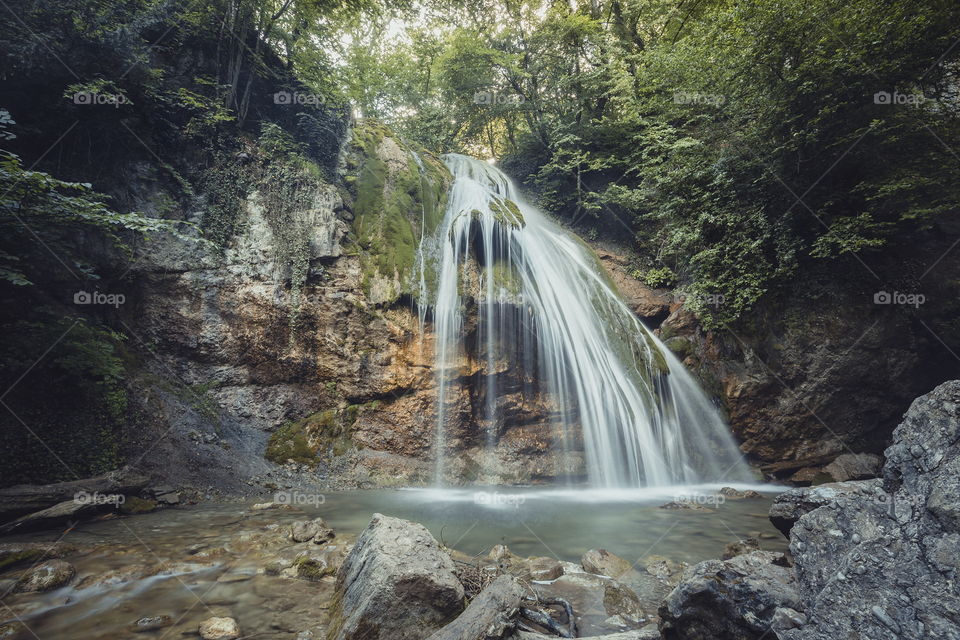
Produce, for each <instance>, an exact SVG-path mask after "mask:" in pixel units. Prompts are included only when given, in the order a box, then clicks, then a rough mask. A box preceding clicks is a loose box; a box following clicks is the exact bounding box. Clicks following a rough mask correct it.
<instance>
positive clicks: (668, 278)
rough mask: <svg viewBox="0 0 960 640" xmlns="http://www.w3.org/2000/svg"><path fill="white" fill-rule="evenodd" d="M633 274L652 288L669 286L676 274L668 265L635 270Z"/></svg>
mask: <svg viewBox="0 0 960 640" xmlns="http://www.w3.org/2000/svg"><path fill="white" fill-rule="evenodd" d="M633 276H634V277H635V278H637V279H638V280H640V281H641V282H643V283H644V284H645V285H647V286H650V287H654V288H658V287H671V286H673V284H674V283H675V282H676V279H677V276H676V274H675V273H674V272H673V269H671V268H670V267H658V268H655V269H647V270H646V271H639V270H637V271H635V272H634V273H633Z"/></svg>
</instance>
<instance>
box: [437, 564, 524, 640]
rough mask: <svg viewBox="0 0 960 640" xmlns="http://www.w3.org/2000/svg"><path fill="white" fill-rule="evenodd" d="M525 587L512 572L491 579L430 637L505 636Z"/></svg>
mask: <svg viewBox="0 0 960 640" xmlns="http://www.w3.org/2000/svg"><path fill="white" fill-rule="evenodd" d="M522 597H523V588H522V587H521V586H520V584H519V583H518V582H517V581H516V580H515V579H514V578H513V577H511V576H507V575H503V576H500V577H499V578H497V579H496V580H494V581H493V582H491V583H490V584H489V585H488V586H487V587H486V588H485V589H484V590H483V591H481V592H480V594H479V595H478V596H477V597H476V598H474V599H473V602H471V603H470V606H468V607H467V608H466V610H465V611H464V612H463V613H461V614H460V615H459V616H457V619H456V620H454V621H453V622H451V623H450V624H448V625H447V626H445V627H443V628H442V629H440V630H439V631H437V632H436V633H434V634H433V635H432V636H430V640H492V639H494V638H496V639H499V638H503V637H504V636H505V635H506V634H507V633H508V632H509V631H510V630H511V629H512V628H513V624H512V623H511V618H512V617H513V616H514V614H515V613H516V612H517V609H518V608H519V606H520V599H521V598H522Z"/></svg>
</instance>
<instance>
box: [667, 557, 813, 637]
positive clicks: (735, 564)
mask: <svg viewBox="0 0 960 640" xmlns="http://www.w3.org/2000/svg"><path fill="white" fill-rule="evenodd" d="M799 607H800V599H799V595H798V593H797V589H796V580H795V577H794V572H793V569H792V568H790V567H789V563H788V561H787V559H786V557H785V556H784V555H783V554H781V553H774V552H772V551H754V552H753V553H749V554H745V555H740V556H736V557H734V558H731V559H730V560H722V561H721V560H707V561H706V562H701V563H699V564H696V565H694V566H692V567H690V568H689V569H688V570H687V571H686V572H685V573H684V575H683V578H682V579H681V581H680V583H679V584H678V585H677V587H676V588H675V589H674V590H673V591H671V592H670V595H668V596H667V598H666V600H664V601H663V604H661V605H660V610H659V613H660V634H661V636H662V637H663V638H664V639H665V640H759V638H762V637H764V636H765V635H767V634H768V633H769V631H770V630H771V629H774V630H776V629H777V628H778V627H779V626H781V624H782V623H781V620H784V619H786V618H788V617H790V616H786V615H784V612H787V613H789V614H790V615H792V614H794V613H795V612H796V610H797V609H798V608H799Z"/></svg>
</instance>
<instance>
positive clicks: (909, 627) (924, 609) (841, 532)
mask: <svg viewBox="0 0 960 640" xmlns="http://www.w3.org/2000/svg"><path fill="white" fill-rule="evenodd" d="M886 459H887V463H886V465H885V466H884V474H883V475H884V480H883V482H884V490H878V491H874V492H873V493H862V494H861V493H854V494H850V495H846V496H840V497H838V498H836V499H835V500H833V501H832V502H831V503H830V504H828V505H826V506H824V507H821V508H819V509H815V510H813V511H811V512H810V513H808V514H806V515H804V516H802V517H801V518H800V519H799V520H798V521H797V523H796V524H795V525H794V527H793V530H792V532H791V544H790V549H791V551H792V552H793V555H794V556H795V558H796V568H797V579H798V584H799V588H800V594H801V597H802V599H803V601H804V605H805V608H804V613H805V614H806V617H807V623H806V624H803V625H800V626H799V627H798V628H795V629H792V630H788V631H786V632H785V633H784V634H783V637H784V638H787V639H789V640H833V639H834V638H848V637H861V638H870V639H871V640H886V639H890V640H895V639H896V640H920V639H921V638H944V639H947V640H958V639H960V592H958V587H957V577H958V569H960V554H958V549H960V533H958V524H960V522H958V519H957V516H958V514H960V382H956V381H954V382H947V383H944V384H943V385H941V386H939V387H937V388H936V389H935V390H934V391H932V392H931V393H929V394H927V395H925V396H923V397H921V398H918V399H917V400H916V401H914V403H913V405H911V407H910V409H909V411H908V412H907V414H906V416H905V417H904V420H903V422H902V423H901V424H900V426H899V427H897V429H896V430H895V431H894V434H893V444H892V445H891V446H890V447H889V448H888V449H887V451H886Z"/></svg>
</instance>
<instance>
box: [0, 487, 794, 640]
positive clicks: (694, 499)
mask: <svg viewBox="0 0 960 640" xmlns="http://www.w3.org/2000/svg"><path fill="white" fill-rule="evenodd" d="M737 488H740V489H746V488H750V487H745V486H738V487H737ZM752 488H753V489H756V490H758V491H761V494H762V495H761V497H755V498H750V499H727V498H725V497H723V496H719V495H718V494H717V493H716V491H715V490H716V489H719V486H701V487H683V488H659V489H645V490H636V491H633V490H632V491H601V490H597V491H593V490H573V489H571V490H559V489H554V490H540V489H516V488H492V487H491V488H471V489H449V490H435V489H402V490H374V491H347V492H331V493H326V494H306V493H295V492H284V491H280V492H277V493H276V494H275V495H274V496H271V497H272V498H273V499H274V501H275V502H279V503H286V505H287V506H285V507H283V508H279V509H278V508H274V509H268V510H262V509H254V508H253V504H252V503H216V504H200V505H194V506H181V507H176V508H170V509H165V510H163V511H157V512H154V513H148V514H143V515H138V516H131V517H122V518H121V517H113V518H109V519H104V520H100V521H93V522H86V523H82V524H79V525H77V526H76V527H75V528H74V529H72V530H70V531H69V532H67V533H64V532H63V531H48V532H41V533H36V534H32V535H19V536H11V537H8V538H5V539H3V540H2V541H3V542H15V541H41V540H44V541H57V540H59V541H61V543H63V544H69V545H75V546H76V547H77V548H78V551H77V552H76V553H73V554H72V555H69V556H67V558H66V559H67V560H68V561H69V562H71V563H72V564H73V565H74V566H75V567H76V569H77V577H76V579H74V580H73V582H72V583H71V585H70V586H67V587H63V588H60V589H57V590H55V591H51V592H48V593H43V594H18V595H6V596H4V597H3V600H2V602H3V607H2V608H0V612H2V613H0V619H3V620H4V621H5V622H10V621H16V620H17V618H19V619H20V620H22V622H23V623H24V624H25V625H26V626H27V627H29V629H30V630H31V631H32V632H33V633H35V634H36V636H38V637H39V638H42V639H43V640H47V639H59V638H72V639H73V638H76V639H88V638H89V639H95V638H96V639H105V640H106V639H110V640H113V639H121V638H131V637H140V638H177V637H180V636H181V635H183V634H195V633H196V629H197V626H198V625H199V624H200V622H201V621H203V620H205V619H207V618H209V617H211V616H214V615H223V616H231V617H234V618H236V619H237V620H238V622H239V624H240V628H241V629H242V630H243V637H250V636H253V635H255V636H256V637H257V638H277V639H280V638H289V639H291V640H292V639H295V638H299V639H300V640H306V639H308V638H315V639H319V638H322V637H323V636H324V633H325V624H326V622H327V619H326V611H327V607H328V606H329V603H330V600H331V598H332V593H333V589H334V578H333V577H332V576H327V577H325V578H323V579H322V580H320V581H318V582H309V581H305V580H301V579H296V578H293V577H290V575H289V574H287V575H284V574H283V572H282V571H281V569H282V567H284V566H287V567H289V564H290V561H291V559H293V558H295V557H296V556H297V555H298V554H302V553H303V551H302V549H303V548H304V547H303V545H302V544H301V545H297V544H295V543H293V542H291V541H290V540H288V539H287V535H286V532H287V530H288V525H289V524H290V523H292V522H293V521H296V520H303V519H305V518H306V517H310V518H313V517H317V516H320V517H322V518H324V520H325V521H326V522H327V524H328V525H330V526H331V527H333V528H334V529H335V531H336V533H337V535H336V538H334V540H333V541H331V542H330V543H329V544H326V545H322V546H316V547H315V548H314V546H313V545H311V546H310V547H311V553H316V554H328V555H337V554H340V555H341V556H342V554H344V553H345V552H346V548H347V546H348V545H349V544H350V543H351V542H352V541H353V540H355V538H356V535H357V534H359V532H360V531H362V530H363V528H364V527H365V526H366V524H367V522H368V521H369V519H370V516H371V514H372V513H374V512H380V513H384V514H387V515H392V516H397V517H401V518H404V519H408V520H412V521H415V522H419V523H421V524H423V525H425V526H426V527H427V528H428V529H429V530H430V531H431V533H433V535H434V536H435V537H436V538H437V539H438V540H440V541H441V542H442V543H443V544H445V545H447V546H449V547H452V548H454V549H456V550H458V551H460V552H462V553H465V554H467V555H470V556H484V555H485V554H486V553H487V552H488V551H489V550H490V548H491V547H493V546H494V545H497V544H506V545H507V546H508V547H509V548H510V550H511V551H513V552H514V553H516V554H518V555H520V556H547V557H553V558H557V559H559V560H564V561H569V562H575V563H576V562H579V559H580V557H581V555H582V554H583V553H584V552H586V551H587V550H589V549H594V548H604V549H607V550H608V551H610V552H611V553H614V554H616V555H619V556H621V557H623V558H625V559H628V560H629V561H630V562H637V561H639V560H640V559H642V558H644V557H646V556H650V555H658V556H664V557H666V558H669V559H670V560H673V561H678V562H687V563H693V562H697V561H700V560H705V559H708V558H716V557H719V556H720V555H721V553H722V552H723V549H724V546H725V545H726V544H727V543H729V542H731V541H734V540H737V539H739V538H744V537H747V536H752V537H757V538H759V540H760V545H761V548H764V549H769V550H773V551H781V550H784V549H785V548H786V541H785V540H784V539H783V537H782V536H781V535H780V534H779V533H778V532H777V531H776V529H774V528H773V527H772V525H771V524H770V522H769V521H768V520H767V517H766V512H767V509H768V507H769V504H770V502H771V500H772V497H773V495H774V494H775V493H776V491H777V488H773V487H769V486H759V487H752ZM665 503H675V504H680V505H681V506H682V507H685V508H674V509H664V508H661V505H663V504H665ZM690 507H692V508H690ZM288 571H289V570H288ZM2 591H4V592H5V591H7V587H5V588H3V589H2ZM143 618H156V619H157V625H158V626H157V628H156V629H155V630H152V631H142V630H141V629H142V627H143V626H145V625H143V624H141V625H140V627H137V626H134V623H135V622H136V621H137V620H141V619H143ZM134 630H136V631H137V632H136V635H135V636H134V635H133V633H134ZM24 637H33V636H32V635H24Z"/></svg>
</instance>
